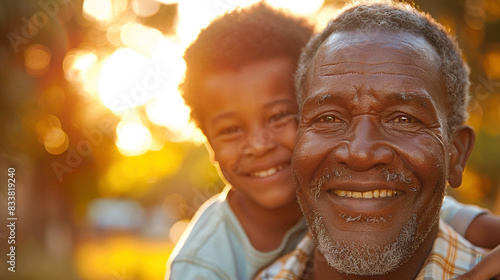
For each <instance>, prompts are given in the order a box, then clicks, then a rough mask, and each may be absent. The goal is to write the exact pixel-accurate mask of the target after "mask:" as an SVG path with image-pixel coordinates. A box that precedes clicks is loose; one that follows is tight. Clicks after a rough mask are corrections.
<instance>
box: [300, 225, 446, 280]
mask: <svg viewBox="0 0 500 280" xmlns="http://www.w3.org/2000/svg"><path fill="white" fill-rule="evenodd" d="M438 231H439V223H438V222H436V224H435V225H434V226H433V229H432V230H431V232H430V233H429V234H428V236H427V237H426V238H425V240H424V242H423V243H422V244H421V245H420V247H419V248H418V249H417V250H416V251H415V252H414V253H413V255H412V257H411V258H410V259H409V260H408V261H407V262H406V263H404V264H403V265H402V266H401V267H399V268H398V269H396V270H395V271H392V272H389V273H388V274H384V275H375V276H359V275H352V274H349V275H347V274H344V273H340V272H338V271H337V270H335V269H333V268H331V267H330V265H329V264H328V263H327V261H326V260H325V258H324V257H323V254H322V253H321V252H320V251H319V250H318V249H316V250H315V251H314V255H313V261H312V263H313V264H312V265H310V266H309V267H308V268H307V269H306V272H305V274H306V275H305V276H306V277H305V278H304V279H308V280H330V279H342V280H382V279H398V280H399V279H401V280H411V279H415V278H416V277H417V276H418V273H419V272H420V270H421V269H422V267H423V265H424V264H425V261H426V260H427V257H428V256H429V254H430V253H431V250H432V247H433V245H434V241H435V240H436V237H437V233H438ZM307 270H309V271H307Z"/></svg>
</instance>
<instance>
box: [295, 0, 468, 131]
mask: <svg viewBox="0 0 500 280" xmlns="http://www.w3.org/2000/svg"><path fill="white" fill-rule="evenodd" d="M373 29H379V30H387V31H396V32H407V33H411V34H415V35H420V36H423V37H424V38H425V39H426V40H427V41H428V42H429V43H430V44H431V45H432V46H434V48H435V49H436V51H437V53H438V55H439V56H440V58H441V61H440V64H441V65H440V69H441V73H442V82H443V85H444V86H445V88H446V91H447V94H448V102H449V104H450V112H449V113H448V116H447V119H448V134H449V135H450V136H451V135H453V134H454V133H455V132H456V129H457V128H458V126H460V125H462V124H463V123H464V122H465V121H466V119H467V107H468V103H469V86H470V81H469V67H468V66H467V65H466V63H465V62H464V60H463V58H462V52H461V50H460V48H459V47H458V44H457V42H456V41H455V39H454V38H453V37H451V35H450V34H449V33H448V32H447V31H446V29H445V28H444V27H443V26H442V25H441V24H439V23H437V22H436V21H435V20H434V19H433V18H432V17H431V16H430V15H428V14H425V13H423V12H420V11H418V10H417V9H415V8H414V7H412V6H410V5H409V4H404V3H397V2H393V1H389V0H375V1H369V0H368V1H359V2H355V3H353V4H351V5H349V6H347V7H345V8H344V9H343V10H342V11H341V12H340V13H339V14H338V16H337V17H335V18H333V19H332V20H331V21H330V23H329V24H328V26H327V27H326V28H325V29H324V30H323V31H322V32H321V33H319V34H316V35H315V36H314V37H313V38H312V39H311V40H310V41H309V43H308V44H307V46H306V47H305V49H304V52H303V53H302V55H301V57H300V60H299V65H298V69H297V72H296V76H295V88H296V91H297V101H298V104H299V107H300V108H301V109H302V96H303V94H304V87H305V81H306V77H307V72H308V71H309V68H310V66H311V62H312V60H313V58H314V56H315V54H316V52H317V51H318V49H319V47H320V46H321V44H322V43H323V42H324V41H325V40H326V39H327V38H328V37H329V36H330V35H331V34H333V33H338V32H349V31H360V32H368V31H370V30H373Z"/></svg>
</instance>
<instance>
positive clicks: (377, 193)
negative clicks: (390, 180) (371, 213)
mask: <svg viewBox="0 0 500 280" xmlns="http://www.w3.org/2000/svg"><path fill="white" fill-rule="evenodd" d="M334 193H335V194H336V195H337V196H340V197H352V198H367V199H370V198H379V197H393V196H398V195H401V193H402V192H400V191H397V190H392V189H381V190H373V191H367V192H353V191H345V190H335V191H334Z"/></svg>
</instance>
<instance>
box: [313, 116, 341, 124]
mask: <svg viewBox="0 0 500 280" xmlns="http://www.w3.org/2000/svg"><path fill="white" fill-rule="evenodd" d="M317 122H320V123H338V122H341V120H340V119H339V118H337V117H335V116H332V115H328V116H322V117H319V118H318V119H317Z"/></svg>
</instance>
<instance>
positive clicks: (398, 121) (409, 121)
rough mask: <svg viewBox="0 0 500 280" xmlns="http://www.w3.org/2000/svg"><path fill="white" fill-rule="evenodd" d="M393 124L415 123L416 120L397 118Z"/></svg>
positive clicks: (405, 117)
mask: <svg viewBox="0 0 500 280" xmlns="http://www.w3.org/2000/svg"><path fill="white" fill-rule="evenodd" d="M393 121H394V122H395V123H417V122H418V120H417V119H416V118H413V117H410V116H398V117H396V118H394V119H393Z"/></svg>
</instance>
